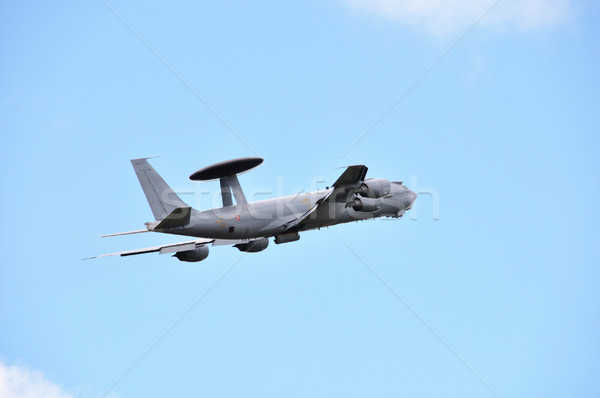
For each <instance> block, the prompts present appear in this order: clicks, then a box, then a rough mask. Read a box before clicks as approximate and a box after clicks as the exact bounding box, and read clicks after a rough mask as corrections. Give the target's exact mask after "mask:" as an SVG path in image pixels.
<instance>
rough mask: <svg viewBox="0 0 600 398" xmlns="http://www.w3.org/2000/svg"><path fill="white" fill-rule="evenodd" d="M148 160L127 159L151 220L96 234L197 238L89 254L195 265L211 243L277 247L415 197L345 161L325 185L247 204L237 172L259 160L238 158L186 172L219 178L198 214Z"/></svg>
mask: <svg viewBox="0 0 600 398" xmlns="http://www.w3.org/2000/svg"><path fill="white" fill-rule="evenodd" d="M148 159H149V158H141V159H133V160H132V161H131V163H132V164H133V169H134V170H135V173H136V175H137V177H138V179H139V181H140V184H141V185H142V189H143V190H144V194H145V195H146V199H148V203H149V204H150V208H151V210H152V213H153V215H154V218H155V219H156V221H153V222H147V223H146V229H142V230H137V231H129V232H121V233H116V234H110V235H103V237H108V236H118V235H129V234H136V233H141V232H162V233H167V234H175V235H186V236H193V237H196V238H199V239H195V240H190V241H187V242H181V243H175V244H168V245H162V246H155V247H148V248H145V249H138V250H129V251H124V252H117V253H110V254H104V255H101V256H95V257H90V258H97V257H106V256H115V255H120V256H131V255H135V254H143V253H152V252H158V253H160V254H173V256H174V257H176V258H177V259H179V260H180V261H188V262H195V261H202V260H204V259H205V258H206V257H207V256H208V250H209V245H211V244H212V245H213V246H218V245H233V246H234V247H236V248H238V249H239V250H241V251H243V252H260V251H262V250H265V249H266V248H267V246H268V245H269V239H268V238H270V237H274V241H275V243H276V244H281V243H287V242H294V241H297V240H298V239H300V234H299V233H300V232H302V231H307V230H312V229H318V228H321V227H328V226H331V225H336V224H341V223H347V222H351V221H359V220H365V219H370V218H376V217H395V218H397V217H402V215H403V214H404V212H405V211H406V210H409V209H410V208H411V207H412V204H413V202H414V201H415V199H416V197H417V195H416V194H415V193H414V192H412V191H411V190H409V189H408V188H406V187H405V186H404V185H402V182H400V181H388V180H386V179H383V178H365V176H366V174H367V167H366V166H363V165H355V166H348V167H347V168H346V170H345V171H344V172H343V173H342V175H341V176H340V177H339V178H338V179H337V180H336V181H335V182H334V183H333V185H332V186H331V188H329V187H328V188H327V189H325V190H319V191H314V192H308V193H299V194H296V195H290V196H284V197H280V198H274V199H266V200H259V201H255V202H248V201H247V200H246V197H245V196H244V192H243V191H242V188H241V186H240V183H239V180H238V177H237V175H238V174H241V173H243V172H246V171H248V170H250V169H253V168H255V167H257V166H258V165H260V164H261V163H262V162H263V159H262V158H259V157H246V158H239V159H233V160H228V161H225V162H220V163H216V164H213V165H211V166H208V167H205V168H203V169H200V170H198V171H196V172H195V173H193V174H192V175H191V176H190V180H192V181H210V180H219V182H220V188H221V199H222V202H223V207H220V208H215V209H211V210H205V211H198V210H195V209H192V208H191V207H190V206H188V205H187V204H185V203H184V202H183V201H182V200H181V199H180V198H179V196H178V195H177V194H176V193H175V192H174V191H173V190H172V189H171V188H170V187H169V186H168V185H167V183H166V182H165V181H164V180H163V179H162V177H161V176H160V175H159V174H158V173H157V172H156V171H155V170H154V168H153V167H152V166H151V165H150V163H148ZM232 193H233V195H232ZM234 199H235V204H234Z"/></svg>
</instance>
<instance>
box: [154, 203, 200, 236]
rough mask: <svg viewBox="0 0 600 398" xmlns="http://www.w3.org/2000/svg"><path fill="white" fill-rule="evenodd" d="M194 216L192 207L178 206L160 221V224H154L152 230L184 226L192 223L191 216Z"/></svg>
mask: <svg viewBox="0 0 600 398" xmlns="http://www.w3.org/2000/svg"><path fill="white" fill-rule="evenodd" d="M191 216H192V208H191V207H177V208H176V209H174V210H173V211H172V212H171V213H170V214H169V215H168V216H167V217H165V219H164V220H161V221H159V222H158V224H156V225H154V226H152V230H154V231H156V230H161V229H169V228H177V227H183V226H184V225H187V224H189V223H190V217H191Z"/></svg>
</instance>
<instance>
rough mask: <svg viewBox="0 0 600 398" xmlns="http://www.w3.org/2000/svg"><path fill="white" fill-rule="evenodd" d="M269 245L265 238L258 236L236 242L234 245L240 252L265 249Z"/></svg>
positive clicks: (253, 251) (254, 251)
mask: <svg viewBox="0 0 600 398" xmlns="http://www.w3.org/2000/svg"><path fill="white" fill-rule="evenodd" d="M267 246H269V240H268V239H267V238H258V239H254V240H251V241H249V242H246V243H238V244H237V245H235V247H237V248H238V249H239V251H241V252H249V253H256V252H261V251H263V250H265V249H266V248H267Z"/></svg>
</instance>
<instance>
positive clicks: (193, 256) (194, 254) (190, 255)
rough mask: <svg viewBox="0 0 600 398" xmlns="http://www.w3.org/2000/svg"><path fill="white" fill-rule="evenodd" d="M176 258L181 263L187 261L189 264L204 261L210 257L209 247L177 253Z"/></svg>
mask: <svg viewBox="0 0 600 398" xmlns="http://www.w3.org/2000/svg"><path fill="white" fill-rule="evenodd" d="M174 257H177V259H178V260H179V261H186V262H188V263H194V262H197V261H202V260H204V259H205V258H206V257H208V246H200V247H197V248H196V249H194V250H186V251H184V252H177V253H175V255H174Z"/></svg>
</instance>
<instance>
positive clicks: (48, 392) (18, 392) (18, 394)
mask: <svg viewBox="0 0 600 398" xmlns="http://www.w3.org/2000/svg"><path fill="white" fill-rule="evenodd" d="M0 397H2V398H73V396H72V395H70V394H67V393H66V392H64V391H63V390H62V389H61V388H60V387H59V386H57V385H56V384H53V383H52V382H50V381H48V380H46V378H45V377H44V374H43V373H42V372H38V371H33V370H29V369H28V368H26V367H22V366H7V365H5V364H4V363H2V362H0Z"/></svg>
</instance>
